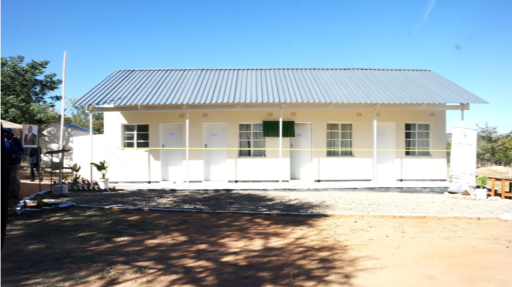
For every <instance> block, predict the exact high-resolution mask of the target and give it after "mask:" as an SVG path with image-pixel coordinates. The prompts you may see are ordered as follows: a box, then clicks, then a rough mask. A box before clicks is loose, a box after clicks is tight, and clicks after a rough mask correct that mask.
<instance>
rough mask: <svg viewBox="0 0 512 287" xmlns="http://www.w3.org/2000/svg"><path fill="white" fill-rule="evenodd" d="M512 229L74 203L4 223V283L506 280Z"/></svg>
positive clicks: (466, 222) (461, 221) (448, 221)
mask: <svg viewBox="0 0 512 287" xmlns="http://www.w3.org/2000/svg"><path fill="white" fill-rule="evenodd" d="M45 180H47V177H46V175H45ZM48 183H49V182H48ZM30 188H31V189H33V190H35V192H37V191H38V190H39V187H38V185H37V184H36V183H30V182H27V181H25V180H23V187H22V193H30V192H31V191H29V190H30ZM99 196H101V195H99ZM511 224H512V222H507V221H502V220H499V219H479V218H471V219H470V218H430V219H425V218H390V217H379V216H365V217H361V216H352V217H314V216H272V215H243V214H229V213H227V214H201V213H173V212H149V211H148V212H144V211H130V210H125V211H114V210H100V209H87V208H72V209H68V210H63V211H60V212H46V213H39V214H23V215H21V216H19V217H18V216H12V217H11V218H10V222H9V226H8V231H7V236H6V241H5V245H4V249H3V251H2V274H1V275H2V286H512V277H511V276H510V275H509V274H510V266H512V225H511Z"/></svg>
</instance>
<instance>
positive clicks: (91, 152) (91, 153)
mask: <svg viewBox="0 0 512 287" xmlns="http://www.w3.org/2000/svg"><path fill="white" fill-rule="evenodd" d="M92 134H93V131H92V112H89V141H90V149H89V154H90V156H91V162H94V159H93V150H92V145H93V136H92ZM89 174H90V180H91V184H92V183H93V182H94V181H93V178H92V164H90V165H89Z"/></svg>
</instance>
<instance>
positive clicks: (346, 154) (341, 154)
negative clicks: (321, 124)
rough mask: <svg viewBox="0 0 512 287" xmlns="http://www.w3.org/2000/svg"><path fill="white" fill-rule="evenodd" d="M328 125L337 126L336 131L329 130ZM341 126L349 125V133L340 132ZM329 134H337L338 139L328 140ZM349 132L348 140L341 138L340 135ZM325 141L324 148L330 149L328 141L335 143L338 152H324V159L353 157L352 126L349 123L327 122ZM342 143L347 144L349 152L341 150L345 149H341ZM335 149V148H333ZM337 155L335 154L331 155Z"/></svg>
mask: <svg viewBox="0 0 512 287" xmlns="http://www.w3.org/2000/svg"><path fill="white" fill-rule="evenodd" d="M329 125H338V130H330V129H329ZM342 125H350V131H344V130H342V127H341V126H342ZM329 132H338V133H339V135H338V138H337V139H334V140H333V139H329ZM347 132H350V138H349V139H346V138H343V136H342V134H343V133H347ZM325 135H326V139H325V144H326V148H327V149H330V148H331V147H329V141H336V142H337V146H338V149H339V150H326V153H325V155H326V157H353V156H354V124H353V123H351V122H327V123H326V133H325ZM342 142H349V145H350V150H341V149H346V148H345V147H342ZM334 148H336V147H334ZM333 153H337V154H333Z"/></svg>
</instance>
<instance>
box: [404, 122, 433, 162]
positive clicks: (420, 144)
mask: <svg viewBox="0 0 512 287" xmlns="http://www.w3.org/2000/svg"><path fill="white" fill-rule="evenodd" d="M429 149H430V124H405V155H412V156H425V155H427V156H428V155H430V151H429Z"/></svg>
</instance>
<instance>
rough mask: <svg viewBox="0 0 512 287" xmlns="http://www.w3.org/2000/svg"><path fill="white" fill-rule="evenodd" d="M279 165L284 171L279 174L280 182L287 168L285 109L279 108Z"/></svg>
mask: <svg viewBox="0 0 512 287" xmlns="http://www.w3.org/2000/svg"><path fill="white" fill-rule="evenodd" d="M279 166H280V167H281V170H282V173H281V174H280V176H279V182H281V181H282V178H283V177H284V171H285V170H286V169H285V168H284V166H283V109H282V108H279Z"/></svg>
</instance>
